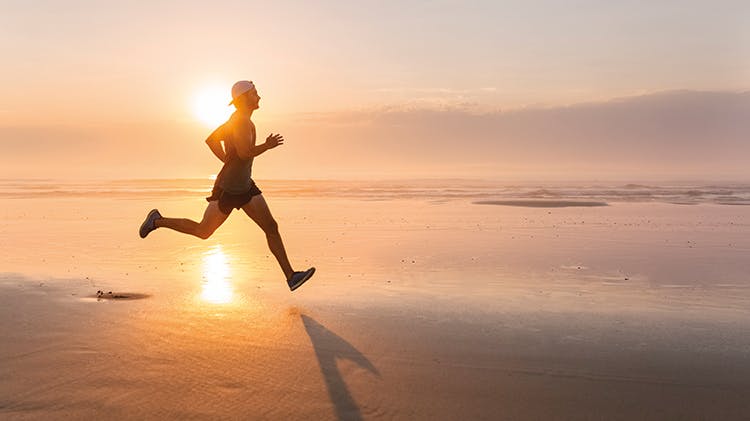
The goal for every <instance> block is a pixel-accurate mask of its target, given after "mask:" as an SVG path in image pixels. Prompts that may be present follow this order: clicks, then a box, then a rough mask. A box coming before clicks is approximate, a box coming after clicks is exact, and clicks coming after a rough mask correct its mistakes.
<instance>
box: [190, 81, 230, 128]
mask: <svg viewBox="0 0 750 421" xmlns="http://www.w3.org/2000/svg"><path fill="white" fill-rule="evenodd" d="M230 99H231V97H230V96H229V92H227V90H226V89H222V88H219V87H210V88H203V89H202V90H200V91H198V92H197V93H196V94H195V95H194V97H193V114H194V115H195V117H196V118H197V119H198V120H200V122H201V123H203V124H205V125H207V126H210V127H216V126H218V125H220V124H222V123H223V122H225V121H227V119H228V118H229V116H230V115H231V114H232V111H233V110H232V107H229V106H227V104H228V103H229V100H230Z"/></svg>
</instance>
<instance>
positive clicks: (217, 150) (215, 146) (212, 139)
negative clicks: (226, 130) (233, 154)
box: [206, 127, 227, 162]
mask: <svg viewBox="0 0 750 421" xmlns="http://www.w3.org/2000/svg"><path fill="white" fill-rule="evenodd" d="M220 129H221V127H219V128H218V129H216V130H214V131H213V133H211V134H210V135H209V136H208V139H206V144H207V145H208V147H209V148H211V152H213V153H214V155H216V157H217V158H219V160H221V162H225V161H226V158H227V154H226V152H225V151H224V148H223V147H222V146H221V140H219V132H220Z"/></svg>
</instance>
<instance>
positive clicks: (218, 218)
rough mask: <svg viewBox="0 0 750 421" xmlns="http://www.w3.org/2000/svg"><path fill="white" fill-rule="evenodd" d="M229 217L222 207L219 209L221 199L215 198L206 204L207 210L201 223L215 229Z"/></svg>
mask: <svg viewBox="0 0 750 421" xmlns="http://www.w3.org/2000/svg"><path fill="white" fill-rule="evenodd" d="M228 217H229V215H227V214H225V213H224V212H222V211H221V209H219V201H218V200H214V201H211V202H208V206H206V210H205V212H203V220H201V225H202V226H203V227H205V228H208V229H211V230H212V231H213V230H215V229H216V228H219V227H220V226H221V224H223V223H224V221H226V220H227V218H228Z"/></svg>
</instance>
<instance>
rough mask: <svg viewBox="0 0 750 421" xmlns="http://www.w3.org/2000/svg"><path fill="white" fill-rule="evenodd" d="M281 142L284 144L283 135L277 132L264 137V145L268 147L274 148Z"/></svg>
mask: <svg viewBox="0 0 750 421" xmlns="http://www.w3.org/2000/svg"><path fill="white" fill-rule="evenodd" d="M283 144H284V136H282V135H280V134H278V133H276V134H273V133H271V134H270V135H268V137H267V138H266V147H267V148H268V149H273V148H275V147H277V146H279V145H283Z"/></svg>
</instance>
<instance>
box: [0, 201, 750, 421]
mask: <svg viewBox="0 0 750 421" xmlns="http://www.w3.org/2000/svg"><path fill="white" fill-rule="evenodd" d="M198 199H200V197H197V198H179V199H178V198H168V199H161V200H159V201H158V202H157V201H155V199H149V200H148V201H145V200H143V199H137V198H133V199H119V200H112V199H106V200H100V199H88V200H81V199H80V198H69V199H60V198H56V199H50V198H44V199H22V200H21V199H6V200H3V202H2V205H3V209H4V218H3V220H2V225H0V230H2V233H3V236H2V238H3V239H2V240H1V241H2V242H0V252H2V256H3V257H2V259H3V260H2V269H3V274H2V275H1V276H0V290H1V292H0V336H1V337H2V338H3V341H2V343H0V417H1V418H4V419H60V418H79V419H80V418H89V419H90V418H102V417H106V418H109V419H133V418H137V419H164V418H171V419H182V418H199V419H722V420H726V419H743V418H745V417H746V415H747V414H748V413H750V404H748V403H747V400H746V396H748V394H750V333H748V330H747V326H748V323H749V322H750V310H748V309H750V305H749V304H750V289H749V288H750V279H748V278H747V273H750V264H748V262H747V259H746V256H747V255H748V251H750V240H748V238H750V236H749V235H748V234H750V232H749V231H750V220H749V219H748V215H747V214H746V212H745V211H744V210H743V209H744V207H735V206H732V207H730V206H718V205H696V206H691V207H683V206H679V205H670V204H654V203H624V204H621V203H618V204H612V205H611V206H606V207H567V208H525V207H512V206H511V207H506V206H477V205H475V204H473V203H471V202H470V201H462V200H449V201H439V202H437V201H428V200H391V201H365V200H352V199H336V198H331V199H325V200H323V199H321V200H318V201H316V202H315V206H310V205H309V198H306V199H304V200H302V199H294V198H289V197H281V198H273V197H272V196H269V197H267V199H268V201H269V205H270V206H271V209H272V210H273V211H274V213H275V216H276V218H277V220H279V222H280V226H281V230H282V235H283V236H284V238H285V241H286V244H287V249H288V251H289V254H290V257H291V258H292V261H293V262H297V265H298V266H300V267H302V266H307V265H311V264H314V265H315V266H316V267H317V268H318V272H317V273H316V275H315V277H314V278H313V280H311V281H310V282H309V283H308V284H306V285H305V286H303V287H302V288H301V289H300V290H298V291H296V292H294V293H290V292H289V291H288V290H287V289H286V287H285V286H284V285H283V281H282V280H281V279H280V271H279V269H278V268H277V267H276V264H275V261H274V260H273V258H272V256H270V253H268V251H267V250H266V248H265V240H264V238H263V236H262V234H261V233H260V231H259V230H258V229H257V228H256V227H254V226H253V225H252V224H251V223H250V222H249V221H248V220H247V219H246V218H245V217H244V215H241V214H234V215H233V216H232V217H231V218H230V220H229V221H228V222H227V224H226V225H225V226H223V227H222V228H220V229H219V231H218V232H217V233H216V234H215V237H212V238H211V239H209V240H207V241H201V240H198V239H194V238H189V237H186V236H181V235H179V234H177V233H173V232H167V231H163V230H158V231H156V232H154V233H152V234H151V236H149V238H148V239H146V240H141V239H139V238H137V234H136V230H137V226H138V224H139V223H140V220H141V218H142V216H143V214H145V212H146V211H147V210H148V209H150V208H151V207H154V206H156V207H159V209H161V210H162V213H164V214H165V215H178V216H187V217H193V218H197V217H199V215H200V214H201V212H202V209H201V206H203V203H202V202H201V200H202V199H201V200H198ZM152 205H153V206H152ZM52 209H54V211H50V210H52ZM42 227H43V228H44V229H42ZM98 291H102V292H104V294H105V295H108V293H109V291H112V292H113V294H112V295H113V296H114V295H132V296H138V297H139V298H141V299H98V297H97V296H98V295H99V294H97V292H98ZM140 294H142V296H141V295H140Z"/></svg>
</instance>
